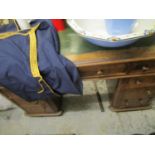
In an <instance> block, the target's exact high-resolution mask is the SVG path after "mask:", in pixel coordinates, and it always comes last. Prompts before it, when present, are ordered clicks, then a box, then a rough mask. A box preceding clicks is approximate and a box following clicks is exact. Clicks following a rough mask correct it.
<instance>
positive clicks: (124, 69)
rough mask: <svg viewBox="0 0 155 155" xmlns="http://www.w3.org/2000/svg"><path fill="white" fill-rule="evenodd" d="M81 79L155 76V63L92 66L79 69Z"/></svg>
mask: <svg viewBox="0 0 155 155" xmlns="http://www.w3.org/2000/svg"><path fill="white" fill-rule="evenodd" d="M79 72H80V75H81V78H83V79H91V78H105V77H106V78H117V77H118V78H123V77H134V76H142V75H143V76H145V75H147V74H151V75H153V74H155V61H145V62H144V61H143V62H130V63H122V64H108V65H101V64H100V65H92V66H81V67H79Z"/></svg>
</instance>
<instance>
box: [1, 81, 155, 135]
mask: <svg viewBox="0 0 155 155" xmlns="http://www.w3.org/2000/svg"><path fill="white" fill-rule="evenodd" d="M97 86H98V89H99V91H100V94H101V97H102V103H103V105H104V108H105V112H101V110H100V106H99V104H98V102H97V97H96V95H95V88H94V84H93V82H92V81H86V82H84V96H73V95H72V96H71V95H67V96H65V97H64V99H63V109H64V110H65V112H64V114H63V116H61V117H37V118H34V117H29V116H26V115H25V114H24V112H23V111H22V110H21V109H19V108H18V107H16V106H15V107H14V108H13V109H12V110H8V111H4V112H0V134H56V135H57V134H136V133H139V134H149V133H151V132H154V131H155V109H154V108H153V109H151V110H143V111H132V112H121V113H115V112H112V111H110V110H109V99H108V95H107V88H106V86H105V81H103V80H100V81H98V82H97ZM0 101H1V102H4V103H7V102H9V101H7V100H6V99H5V98H3V97H2V96H1V97H0ZM153 107H155V101H154V102H153Z"/></svg>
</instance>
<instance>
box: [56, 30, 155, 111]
mask: <svg viewBox="0 0 155 155" xmlns="http://www.w3.org/2000/svg"><path fill="white" fill-rule="evenodd" d="M59 36H60V42H61V45H62V46H61V48H62V49H61V52H62V54H63V55H64V56H65V57H67V58H68V59H70V60H71V61H72V62H74V63H75V64H76V66H77V68H78V70H79V72H80V75H81V78H82V79H83V80H89V79H91V80H92V79H105V80H106V81H107V87H108V90H109V96H110V98H111V109H112V110H113V111H128V110H141V109H148V108H151V105H150V100H151V99H152V98H153V96H154V95H155V36H153V37H149V38H145V39H141V40H139V41H137V42H136V43H135V44H133V45H130V46H128V47H124V48H117V49H108V48H103V47H98V46H95V45H92V44H90V43H88V42H86V41H85V40H83V39H82V38H81V37H79V36H78V35H77V34H76V33H74V32H73V31H72V30H71V29H67V30H66V31H64V32H61V33H59Z"/></svg>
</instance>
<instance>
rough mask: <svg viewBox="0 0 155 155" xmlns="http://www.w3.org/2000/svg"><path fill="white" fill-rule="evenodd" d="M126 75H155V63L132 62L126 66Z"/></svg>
mask: <svg viewBox="0 0 155 155" xmlns="http://www.w3.org/2000/svg"><path fill="white" fill-rule="evenodd" d="M125 72H126V74H133V75H141V74H143V75H144V74H148V73H155V61H142V62H132V63H128V64H127V65H126V71H125Z"/></svg>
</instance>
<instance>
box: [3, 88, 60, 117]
mask: <svg viewBox="0 0 155 155" xmlns="http://www.w3.org/2000/svg"><path fill="white" fill-rule="evenodd" d="M0 93H1V94H2V95H4V96H5V97H7V98H8V99H10V100H11V101H13V102H14V103H15V104H16V105H18V106H19V107H20V108H22V109H23V110H24V111H25V112H26V114H28V115H30V116H58V115H61V114H62V110H60V105H61V98H58V97H54V96H53V97H50V98H47V99H46V100H36V101H32V102H28V101H26V100H24V99H23V98H21V97H19V96H17V95H15V94H14V93H13V92H11V91H9V90H8V89H6V88H4V87H0Z"/></svg>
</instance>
